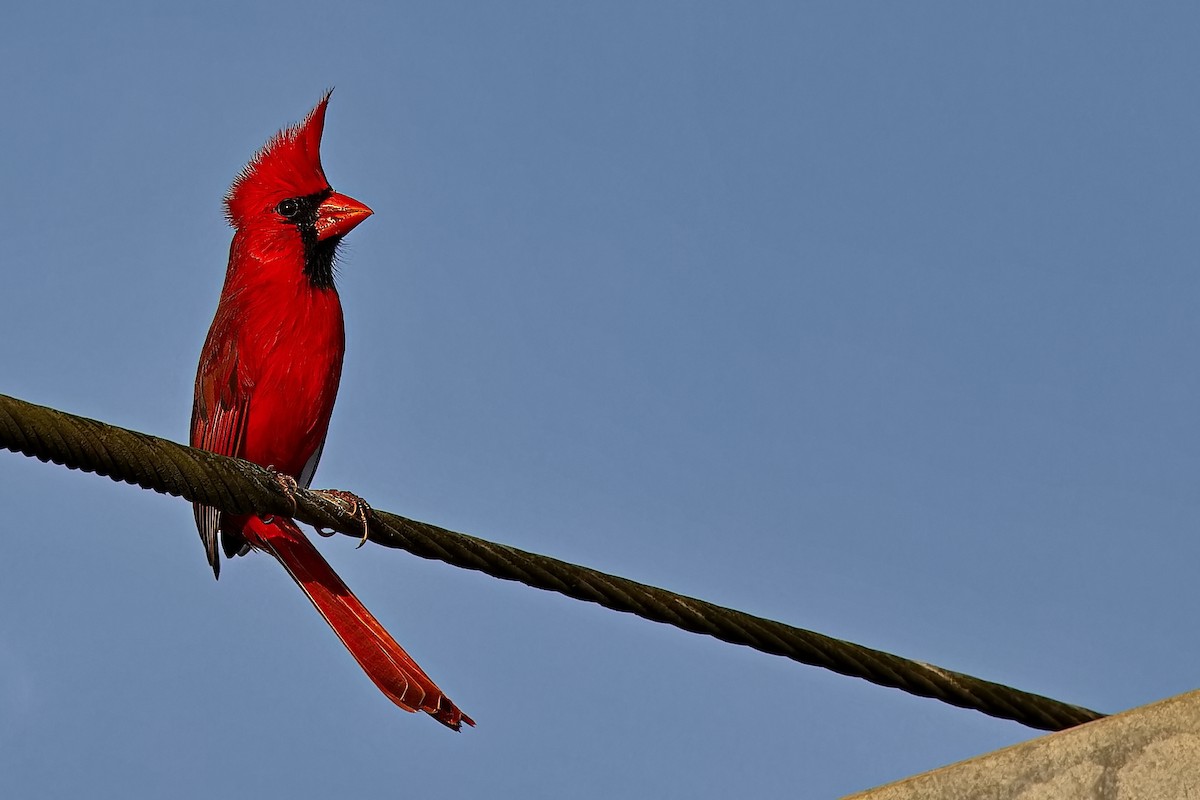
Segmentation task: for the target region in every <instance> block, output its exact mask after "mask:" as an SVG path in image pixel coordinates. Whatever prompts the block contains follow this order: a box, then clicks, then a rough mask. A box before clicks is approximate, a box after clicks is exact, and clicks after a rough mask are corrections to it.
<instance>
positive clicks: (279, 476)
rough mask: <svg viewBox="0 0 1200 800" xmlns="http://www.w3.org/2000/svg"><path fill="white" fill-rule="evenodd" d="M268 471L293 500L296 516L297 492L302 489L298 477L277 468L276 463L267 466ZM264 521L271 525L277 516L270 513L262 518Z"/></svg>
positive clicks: (291, 500)
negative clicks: (297, 480)
mask: <svg viewBox="0 0 1200 800" xmlns="http://www.w3.org/2000/svg"><path fill="white" fill-rule="evenodd" d="M267 472H268V473H270V475H271V479H272V480H273V481H275V483H277V484H279V488H280V489H282V490H283V493H284V495H285V496H286V497H287V499H288V501H289V502H291V504H292V515H293V516H294V515H295V514H296V492H298V491H299V490H300V484H298V483H296V479H295V478H293V477H292V476H291V475H288V474H287V473H286V472H280V471H279V470H277V469H275V465H274V464H272V465H269V466H268V467H267ZM262 521H263V522H265V523H267V524H268V525H270V524H271V523H272V522H274V521H275V517H274V515H272V514H268V515H266V516H265V517H263V518H262Z"/></svg>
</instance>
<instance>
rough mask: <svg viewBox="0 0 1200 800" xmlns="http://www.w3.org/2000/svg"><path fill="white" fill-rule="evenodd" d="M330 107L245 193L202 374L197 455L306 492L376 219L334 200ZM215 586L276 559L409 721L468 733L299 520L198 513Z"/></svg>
mask: <svg viewBox="0 0 1200 800" xmlns="http://www.w3.org/2000/svg"><path fill="white" fill-rule="evenodd" d="M328 102H329V95H328V94H326V95H325V96H324V97H323V98H322V99H321V102H319V103H318V104H317V106H316V108H314V109H313V110H312V112H311V113H309V115H308V116H307V117H305V119H304V120H303V121H302V122H300V123H299V124H298V125H295V126H293V127H291V128H287V129H285V130H282V131H280V132H279V133H278V134H276V135H275V136H274V137H273V138H272V139H271V140H270V141H269V142H267V144H266V145H265V146H264V147H263V149H262V150H260V151H259V152H258V153H257V154H256V155H255V156H254V158H253V159H251V161H250V163H249V164H248V165H247V166H246V168H245V169H244V170H243V171H242V173H241V174H240V175H239V176H238V177H237V179H236V180H234V182H233V186H232V187H231V188H230V190H229V195H228V196H227V197H226V199H225V207H226V210H227V212H228V216H229V221H230V224H232V225H233V226H234V228H235V229H236V230H235V233H234V235H233V243H232V244H231V245H230V249H229V266H228V268H227V269H226V272H225V285H224V286H223V287H222V289H221V299H220V302H219V303H218V305H217V313H216V316H215V317H214V318H213V323H212V327H211V328H210V329H209V332H208V338H207V339H206V340H205V342H204V349H203V350H202V351H201V353H200V365H199V368H198V370H197V374H196V395H195V402H194V405H193V407H192V425H191V442H192V445H193V446H195V447H202V448H204V449H206V450H211V451H213V452H215V453H220V454H222V455H227V456H235V457H238V458H244V459H246V460H248V461H253V462H255V463H257V464H261V465H263V466H269V467H273V468H274V469H275V470H277V471H278V472H280V473H282V474H285V475H289V476H291V477H292V478H294V479H296V481H297V482H298V483H299V484H300V485H301V486H304V487H307V486H308V485H309V484H310V482H311V481H312V476H313V473H314V471H315V470H316V467H317V462H318V461H319V460H320V457H321V449H322V447H323V446H324V444H325V435H326V433H327V432H328V430H329V418H330V416H331V415H332V414H333V404H334V400H335V399H336V397H337V389H338V383H339V381H340V378H341V372H342V355H343V352H344V351H345V333H344V329H343V325H342V306H341V302H340V300H339V299H338V294H337V290H336V289H335V288H334V286H333V262H334V258H335V256H336V250H337V246H338V244H339V243H340V241H341V239H342V237H343V236H345V235H346V234H347V233H349V232H350V230H352V229H353V228H354V227H355V226H357V225H358V224H359V223H360V222H362V221H363V220H364V219H366V218H367V217H368V216H370V214H371V213H372V212H371V209H369V208H367V207H366V206H365V205H363V204H362V203H360V202H358V201H357V200H354V199H353V198H351V197H347V196H346V195H343V194H338V193H337V192H334V191H333V189H332V188H330V186H329V182H328V180H326V178H325V171H324V170H323V169H322V168H321V133H322V129H323V128H324V124H325V108H326V105H327V104H328ZM195 514H196V527H197V528H198V529H199V531H200V538H201V540H202V541H203V543H204V549H205V553H206V554H207V556H208V561H209V564H210V565H211V566H212V569H213V574H214V575H218V576H219V575H220V568H221V560H220V559H221V556H220V552H219V551H218V549H217V542H218V539H220V543H221V549H223V550H224V552H225V555H226V556H228V557H232V556H234V555H243V554H245V553H247V552H249V550H250V549H256V550H264V551H266V552H268V553H270V554H271V555H273V556H274V557H275V558H276V559H278V561H279V562H280V563H281V564H282V565H283V566H284V568H285V569H286V570H287V571H288V574H289V575H291V576H292V578H293V580H295V581H296V583H297V584H298V585H299V586H300V588H301V589H303V590H304V592H305V594H307V595H308V598H309V599H310V600H311V601H312V603H313V605H314V606H315V607H316V609H317V611H319V612H320V613H321V616H323V617H324V618H325V620H326V621H327V622H328V623H329V625H330V626H331V627H332V628H333V630H334V632H335V633H337V635H338V637H339V638H340V639H341V640H342V642H343V643H344V644H345V645H346V649H348V650H349V651H350V653H351V655H353V656H354V658H355V660H357V661H358V663H359V665H360V666H362V668H363V670H364V671H366V673H367V675H368V676H369V677H370V678H371V680H372V681H374V682H375V685H376V686H378V687H379V688H380V690H382V691H383V693H384V694H385V695H387V696H388V697H389V698H390V699H391V700H392V701H393V702H394V703H396V705H398V706H400V707H401V708H403V709H405V710H406V711H416V710H421V711H425V712H427V713H428V714H430V715H432V716H433V717H434V719H436V720H438V721H439V722H441V723H442V724H444V725H447V726H449V727H451V728H453V729H455V730H458V729H459V727H460V725H461V723H462V722H466V723H467V724H468V725H474V724H475V723H474V722H473V721H472V720H471V718H470V717H468V716H466V715H465V714H463V713H462V712H461V711H460V710H459V709H458V707H457V706H455V705H454V703H452V702H451V701H450V700H449V699H448V698H447V697H446V696H445V695H444V694H443V693H442V691H441V689H439V688H438V687H437V685H436V684H434V683H433V681H432V680H430V678H429V676H428V675H426V674H425V672H424V671H423V670H422V669H421V668H420V667H419V666H417V664H416V662H415V661H413V660H412V658H411V657H410V656H409V655H408V653H406V652H405V651H404V648H402V647H401V646H400V645H399V644H397V643H396V641H395V639H393V638H392V637H391V636H390V635H389V634H388V632H387V631H386V630H384V628H383V626H382V625H380V624H379V621H378V620H376V619H375V617H373V616H372V615H371V613H370V612H369V611H367V609H366V608H365V607H364V606H363V604H362V603H361V602H359V600H358V598H357V597H355V596H354V594H353V593H351V591H350V590H349V588H347V586H346V584H345V583H343V582H342V580H341V578H339V577H338V576H337V574H336V573H335V572H334V571H333V569H332V568H331V567H330V566H329V564H328V563H326V562H325V559H323V558H322V557H321V554H320V553H319V552H318V551H317V549H316V548H315V547H313V546H312V544H311V543H310V542H309V541H308V540H307V539H306V538H305V537H304V534H303V533H301V532H300V529H299V528H297V527H296V525H295V523H294V522H292V521H291V520H284V519H276V520H273V521H272V522H267V521H264V520H262V519H259V518H256V517H231V516H228V515H225V514H222V513H221V512H219V511H217V510H216V509H214V508H210V507H208V506H202V505H197V506H196V507H195Z"/></svg>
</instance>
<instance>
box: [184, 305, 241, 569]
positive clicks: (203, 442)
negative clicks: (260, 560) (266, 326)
mask: <svg viewBox="0 0 1200 800" xmlns="http://www.w3.org/2000/svg"><path fill="white" fill-rule="evenodd" d="M221 327H223V326H217V325H214V326H213V330H212V332H211V333H210V335H209V338H208V341H207V342H205V345H204V351H203V354H202V356H201V359H200V368H199V370H198V371H197V375H196V396H195V399H194V402H193V404H192V430H191V442H192V447H198V448H200V449H202V450H208V451H210V452H213V453H218V454H220V455H223V456H230V457H234V458H236V457H238V456H240V455H241V454H242V441H243V439H244V437H245V434H246V422H247V420H248V419H249V416H250V415H249V406H250V392H248V391H246V387H245V386H243V385H241V380H240V376H239V372H238V354H237V340H236V338H235V337H233V336H222V335H220V334H221V330H220V328H221ZM192 510H193V512H194V513H195V516H196V529H197V530H198V531H199V532H200V539H201V541H203V542H204V552H205V555H207V556H208V563H209V564H210V565H211V566H212V568H213V575H215V576H217V577H220V574H221V557H220V554H219V553H218V551H217V532H218V531H219V530H220V527H221V512H220V511H219V510H218V509H215V508H213V507H212V506H206V505H203V504H200V503H196V504H194V505H193V507H192ZM228 536H229V534H228V533H227V534H226V537H228ZM243 547H244V543H243V542H240V541H239V542H230V541H226V542H225V551H226V555H232V554H233V553H236V552H238V551H240V550H241V549H242V548H243Z"/></svg>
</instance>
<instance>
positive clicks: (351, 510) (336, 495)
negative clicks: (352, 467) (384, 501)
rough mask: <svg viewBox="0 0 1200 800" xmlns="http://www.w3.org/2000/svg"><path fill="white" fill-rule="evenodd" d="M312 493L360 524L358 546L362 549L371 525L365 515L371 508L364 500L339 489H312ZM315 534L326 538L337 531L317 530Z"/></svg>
mask: <svg viewBox="0 0 1200 800" xmlns="http://www.w3.org/2000/svg"><path fill="white" fill-rule="evenodd" d="M312 493H313V494H315V495H317V496H319V497H322V498H324V499H325V500H326V501H327V502H330V503H332V504H333V505H335V506H337V507H338V508H340V509H342V510H343V511H345V512H347V513H348V514H350V516H352V517H355V518H356V519H358V521H359V522H361V523H362V538H361V539H359V540H358V546H359V547H362V546H363V545H364V544H366V543H367V536H368V534H370V532H371V524H370V521H369V520H368V519H367V515H368V514H370V513H371V506H370V505H369V504H368V503H367V501H366V500H363V499H362V498H361V497H359V496H358V495H356V494H353V493H351V492H343V491H342V490H341V489H314V490H313V492H312ZM317 533H318V534H319V535H321V536H326V537H328V536H333V535H334V534H335V533H337V531H330V530H325V529H323V528H317Z"/></svg>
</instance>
